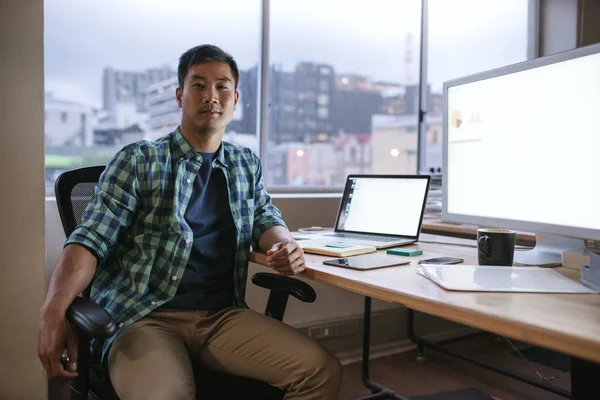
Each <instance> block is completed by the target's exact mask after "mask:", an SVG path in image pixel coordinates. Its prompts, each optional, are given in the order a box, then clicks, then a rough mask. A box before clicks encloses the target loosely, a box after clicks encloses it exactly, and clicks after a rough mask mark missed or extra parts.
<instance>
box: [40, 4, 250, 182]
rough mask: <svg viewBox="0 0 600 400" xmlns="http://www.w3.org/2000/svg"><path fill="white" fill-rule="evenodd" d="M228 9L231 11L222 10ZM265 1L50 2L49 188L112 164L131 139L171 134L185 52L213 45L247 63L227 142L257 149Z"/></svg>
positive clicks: (46, 48)
mask: <svg viewBox="0 0 600 400" xmlns="http://www.w3.org/2000/svg"><path fill="white" fill-rule="evenodd" d="M223 10H227V12H223ZM260 15H261V2H260V1H259V0H255V1H249V0H221V1H219V2H200V1H190V0H170V1H155V2H144V1H136V0H127V1H124V0H103V1H76V0H45V2H44V24H45V26H44V54H45V55H44V57H45V59H44V66H45V92H46V96H45V98H46V102H45V114H46V117H45V121H46V122H45V136H46V185H47V186H48V187H49V188H50V190H51V188H52V186H53V184H54V181H55V179H56V177H57V176H58V174H60V173H61V172H62V171H65V170H68V169H73V168H77V167H81V166H86V165H97V164H103V163H106V162H107V161H108V159H109V158H110V157H111V156H112V155H113V154H114V153H115V152H116V151H117V150H119V149H120V148H121V147H123V146H124V145H126V144H128V143H130V142H132V141H136V140H141V139H148V140H154V139H156V138H158V137H161V136H163V135H165V134H167V133H169V132H170V131H172V130H173V129H174V128H175V127H176V126H177V125H178V124H179V122H180V118H181V112H180V110H179V107H178V106H177V103H176V101H175V89H176V87H177V63H178V61H179V56H180V55H181V54H182V53H183V52H185V51H186V50H188V49H189V48H191V47H194V46H196V45H199V44H204V43H210V44H215V45H217V46H219V47H221V48H222V49H223V50H225V51H227V52H229V53H231V54H232V55H233V57H234V58H235V59H236V61H237V63H238V67H239V70H240V82H239V86H238V90H239V91H240V102H239V103H238V106H237V109H236V112H235V114H234V117H233V121H232V122H231V124H230V125H229V127H228V129H227V132H226V134H225V140H228V141H231V142H234V143H239V144H242V145H244V146H247V147H250V148H252V149H253V150H255V151H257V148H258V145H257V144H258V140H257V136H256V115H257V101H256V99H257V78H256V77H257V65H258V59H259V55H260Z"/></svg>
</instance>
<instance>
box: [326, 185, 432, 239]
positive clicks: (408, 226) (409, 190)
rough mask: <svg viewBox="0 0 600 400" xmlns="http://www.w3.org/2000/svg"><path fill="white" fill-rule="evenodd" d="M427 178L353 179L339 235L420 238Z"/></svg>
mask: <svg viewBox="0 0 600 400" xmlns="http://www.w3.org/2000/svg"><path fill="white" fill-rule="evenodd" d="M429 179H430V177H429V176H427V175H424V176H419V175H410V176H397V175H368V176H364V175H362V176H361V175H350V176H349V177H348V180H347V182H346V188H345V189H344V196H343V198H342V203H341V205H340V210H339V212H338V219H337V223H336V229H335V230H336V231H338V232H339V231H344V232H358V233H369V234H381V235H397V236H408V237H414V238H416V237H418V233H419V229H420V228H421V220H422V216H423V211H424V209H425V201H426V198H427V189H428V188H429Z"/></svg>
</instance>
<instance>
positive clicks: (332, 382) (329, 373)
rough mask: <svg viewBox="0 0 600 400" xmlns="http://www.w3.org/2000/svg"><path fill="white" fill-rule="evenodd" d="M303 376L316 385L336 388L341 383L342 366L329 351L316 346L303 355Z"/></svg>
mask: <svg viewBox="0 0 600 400" xmlns="http://www.w3.org/2000/svg"><path fill="white" fill-rule="evenodd" d="M304 355H305V358H304V360H303V367H304V368H303V369H304V376H305V378H306V379H309V380H311V381H313V382H314V383H315V384H317V385H325V386H328V387H332V388H338V387H339V386H340V384H341V381H342V365H341V364H340V361H339V360H338V359H337V358H336V357H335V356H334V355H333V354H331V353H330V352H329V351H327V350H325V349H324V348H323V347H321V346H320V345H318V344H316V343H315V345H314V346H313V348H312V349H311V350H310V351H307V352H305V353H304Z"/></svg>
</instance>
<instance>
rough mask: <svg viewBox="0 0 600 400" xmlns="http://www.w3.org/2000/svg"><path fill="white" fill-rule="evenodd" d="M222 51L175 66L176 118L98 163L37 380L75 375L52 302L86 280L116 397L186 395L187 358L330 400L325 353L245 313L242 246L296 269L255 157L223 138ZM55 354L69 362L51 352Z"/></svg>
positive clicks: (227, 109) (62, 264) (227, 60)
mask: <svg viewBox="0 0 600 400" xmlns="http://www.w3.org/2000/svg"><path fill="white" fill-rule="evenodd" d="M238 77H239V72H238V68H237V65H236V63H235V61H234V60H233V58H232V57H231V56H230V55H229V54H227V53H225V52H223V51H222V50H221V49H219V48H218V47H215V46H210V45H204V46H198V47H194V48H192V49H190V50H188V51H187V52H185V53H184V54H183V55H182V56H181V58H180V60H179V68H178V79H179V88H178V89H177V90H176V98H177V104H178V105H179V107H180V108H181V110H182V115H181V124H180V126H179V127H178V128H177V129H176V130H175V131H174V132H172V133H170V134H169V135H167V136H165V137H163V138H161V139H158V140H157V141H155V142H152V143H150V142H147V141H141V142H137V143H133V144H131V145H128V146H126V147H125V148H123V149H122V150H121V151H119V152H118V153H117V154H116V155H115V157H114V158H113V159H112V160H111V161H110V162H109V163H108V165H107V167H106V170H105V172H104V173H103V175H102V176H101V178H100V182H99V183H98V186H97V188H96V192H95V196H94V198H93V200H92V202H91V204H90V206H88V209H87V210H86V213H85V214H84V216H83V219H82V223H81V224H80V225H79V226H78V227H77V229H76V230H75V231H74V232H73V233H72V234H71V235H70V237H69V238H68V239H67V242H66V245H65V247H64V249H63V252H62V254H61V255H60V257H59V260H58V262H57V265H56V268H55V271H54V273H53V276H52V279H51V281H50V286H49V289H48V294H47V298H46V301H45V303H44V305H43V307H42V310H41V315H40V323H39V355H40V359H41V360H42V363H43V364H44V367H45V369H46V372H47V373H48V376H49V377H50V378H53V379H63V380H64V379H69V378H73V377H75V376H76V375H77V372H76V371H77V356H76V354H75V352H76V344H75V337H74V334H73V331H72V329H71V327H70V326H69V324H68V323H67V321H66V320H65V310H66V309H67V307H68V305H69V304H70V303H71V302H72V301H73V299H74V298H75V296H77V295H78V294H79V293H80V292H82V291H83V289H84V288H85V287H86V286H87V285H88V284H89V283H90V281H91V280H92V278H94V283H93V289H92V296H91V297H92V300H93V301H95V302H96V303H98V304H99V305H101V306H103V307H104V308H106V310H108V312H109V313H110V314H111V315H112V316H113V318H114V319H115V321H116V323H117V325H118V330H117V333H116V334H115V336H113V337H112V338H110V339H109V340H107V342H106V344H105V346H104V349H103V357H105V359H106V361H107V366H108V371H109V375H110V378H111V382H112V384H113V387H114V389H115V391H116V392H117V394H118V395H119V397H120V398H121V399H124V400H125V399H161V400H166V399H193V398H194V396H195V385H194V377H193V374H192V363H200V364H202V365H205V366H207V367H209V368H213V369H216V370H221V371H225V372H228V373H230V374H234V375H242V376H247V377H251V378H254V379H258V380H262V381H265V382H268V383H269V384H271V385H273V386H276V387H278V388H281V389H283V390H285V391H286V395H285V399H335V398H337V393H338V391H339V386H340V382H341V367H340V364H339V362H338V361H337V359H335V357H333V356H332V355H331V354H329V353H328V352H326V351H325V350H324V349H323V348H322V347H321V346H320V345H318V344H317V343H315V342H313V341H311V340H310V339H308V338H307V337H305V336H304V335H302V334H300V333H299V332H297V331H296V330H294V329H292V328H291V327H289V326H287V325H285V324H283V323H281V322H279V321H276V320H274V319H272V318H269V317H266V316H264V315H261V314H259V313H257V312H254V311H252V310H249V309H248V308H247V307H245V303H244V294H245V283H246V278H247V268H248V257H249V249H250V245H251V244H252V245H253V247H255V248H258V247H259V248H261V249H262V250H264V251H266V252H267V255H268V265H269V267H271V268H273V269H274V270H275V271H276V273H278V274H281V275H294V274H297V273H299V272H301V271H302V270H303V269H304V268H305V264H304V254H303V251H302V249H301V248H300V247H299V246H298V244H297V243H296V242H295V241H294V240H293V238H292V237H291V235H290V233H289V232H288V230H287V228H286V227H285V224H284V222H283V221H282V219H281V217H280V213H279V210H278V209H277V208H275V207H274V206H273V205H272V204H271V200H270V197H269V195H268V194H267V192H266V190H265V188H264V183H263V178H262V171H261V166H260V162H259V160H258V158H257V157H256V155H254V154H253V153H252V152H251V151H250V150H249V149H246V148H241V147H238V146H234V145H232V144H229V143H226V142H223V141H222V139H223V135H224V134H225V128H226V126H227V124H228V123H229V122H230V121H231V119H232V116H233V111H234V110H235V107H236V104H237V102H238V98H239V92H238V91H237V84H238ZM65 348H66V349H67V350H68V353H69V356H70V360H71V361H70V365H69V368H68V369H64V368H63V367H62V366H61V363H60V356H61V353H62V351H63V350H64V349H65Z"/></svg>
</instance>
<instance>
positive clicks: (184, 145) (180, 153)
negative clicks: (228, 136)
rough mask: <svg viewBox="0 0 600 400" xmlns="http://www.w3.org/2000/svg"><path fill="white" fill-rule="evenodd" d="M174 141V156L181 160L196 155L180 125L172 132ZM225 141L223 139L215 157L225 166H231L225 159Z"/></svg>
mask: <svg viewBox="0 0 600 400" xmlns="http://www.w3.org/2000/svg"><path fill="white" fill-rule="evenodd" d="M172 137H173V140H172V143H173V157H175V158H177V159H178V160H179V161H183V160H189V159H190V158H192V157H195V156H196V154H197V153H196V152H195V151H194V149H192V147H191V146H190V145H189V144H188V142H187V141H186V140H185V138H184V137H183V135H182V134H181V131H180V130H179V127H177V128H176V129H175V130H174V131H173V133H172ZM223 143H224V142H223V141H221V145H220V146H219V149H218V150H217V154H216V155H215V159H216V160H217V161H218V162H219V163H220V164H221V165H222V166H224V167H225V168H229V166H228V165H227V162H226V161H225V151H224V146H223Z"/></svg>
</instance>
